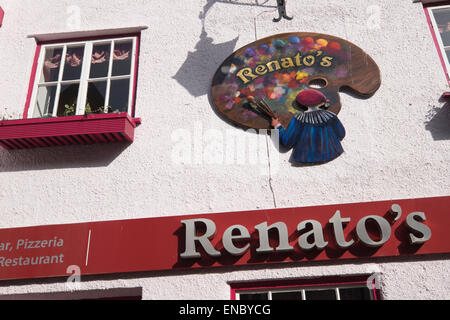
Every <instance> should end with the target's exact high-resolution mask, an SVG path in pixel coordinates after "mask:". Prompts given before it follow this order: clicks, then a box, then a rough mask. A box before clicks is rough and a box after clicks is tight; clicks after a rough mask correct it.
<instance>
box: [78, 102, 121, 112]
mask: <svg viewBox="0 0 450 320" xmlns="http://www.w3.org/2000/svg"><path fill="white" fill-rule="evenodd" d="M111 110H112V107H111V106H106V108H105V107H104V106H99V107H97V108H95V109H94V108H92V107H91V105H90V104H89V103H88V104H87V105H86V108H85V112H84V113H85V114H105V113H111ZM119 112H120V111H119V109H116V110H114V111H112V113H119Z"/></svg>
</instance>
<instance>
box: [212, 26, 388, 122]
mask: <svg viewBox="0 0 450 320" xmlns="http://www.w3.org/2000/svg"><path fill="white" fill-rule="evenodd" d="M380 84H381V76H380V71H379V69H378V66H377V65H376V63H375V62H374V61H373V59H372V58H371V57H370V56H369V55H367V54H366V53H365V52H364V51H363V50H362V49H360V48H359V47H357V46H355V45H354V44H352V43H350V42H348V41H346V40H343V39H340V38H337V37H334V36H330V35H325V34H317V33H286V34H278V35H274V36H271V37H268V38H264V39H261V40H258V41H256V42H253V43H251V44H249V45H247V46H245V47H243V48H241V49H239V50H237V51H236V52H234V53H233V54H232V55H231V56H229V57H228V58H227V59H226V60H225V61H224V62H223V63H222V65H221V66H220V67H219V68H218V70H217V72H216V74H215V76H214V79H213V83H212V92H211V93H212V100H213V102H214V105H215V107H216V108H217V110H218V112H219V113H220V114H222V115H223V116H224V117H225V118H227V119H228V120H230V121H231V122H233V123H236V124H239V125H241V126H243V127H247V128H255V129H267V128H270V119H267V117H265V116H264V115H261V114H258V113H257V112H256V111H255V110H254V109H252V108H250V107H249V103H248V97H250V96H252V97H257V98H261V99H264V100H265V101H266V102H267V103H268V104H269V106H270V107H271V109H272V110H273V111H274V112H275V114H276V115H277V116H278V117H279V119H280V121H281V123H282V124H283V125H284V126H287V125H288V124H289V121H290V120H291V119H292V117H293V116H294V115H295V114H296V113H298V112H299V110H298V106H296V104H295V98H296V96H297V95H298V93H300V92H301V91H303V90H305V89H308V88H315V89H317V90H320V91H321V92H322V93H324V94H325V96H326V97H327V98H328V99H329V101H330V108H329V110H330V111H332V112H334V113H335V114H338V113H339V111H340V109H341V102H340V97H339V90H340V89H341V88H343V87H349V88H351V89H352V90H353V91H354V92H355V93H356V94H359V95H362V96H370V95H372V94H373V93H375V92H376V91H377V89H378V88H379V87H380Z"/></svg>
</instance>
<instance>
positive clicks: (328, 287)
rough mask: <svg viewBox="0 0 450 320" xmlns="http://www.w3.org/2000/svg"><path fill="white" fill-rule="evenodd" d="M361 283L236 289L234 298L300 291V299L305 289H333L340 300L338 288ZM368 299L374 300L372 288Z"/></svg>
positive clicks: (346, 287) (356, 286) (304, 293)
mask: <svg viewBox="0 0 450 320" xmlns="http://www.w3.org/2000/svg"><path fill="white" fill-rule="evenodd" d="M363 287H364V286H362V285H361V284H348V285H347V284H342V285H338V286H301V287H287V288H273V289H271V288H266V289H260V290H241V291H236V300H240V295H241V294H261V293H267V299H268V300H272V294H273V293H280V292H300V293H301V296H302V299H301V300H306V291H321V290H333V289H334V290H335V295H336V300H341V294H340V292H339V290H340V289H349V288H363ZM369 293H370V300H375V298H374V296H373V292H372V290H369Z"/></svg>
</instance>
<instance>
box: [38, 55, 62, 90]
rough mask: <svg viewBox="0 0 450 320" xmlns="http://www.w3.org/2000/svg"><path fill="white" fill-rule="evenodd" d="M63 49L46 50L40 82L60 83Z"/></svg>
mask: <svg viewBox="0 0 450 320" xmlns="http://www.w3.org/2000/svg"><path fill="white" fill-rule="evenodd" d="M62 51H63V49H62V48H56V49H46V50H45V58H44V67H43V68H42V74H41V80H40V82H53V81H58V76H59V69H60V67H61V56H62Z"/></svg>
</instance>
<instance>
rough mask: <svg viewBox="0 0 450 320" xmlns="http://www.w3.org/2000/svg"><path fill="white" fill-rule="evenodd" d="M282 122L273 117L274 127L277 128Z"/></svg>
mask: <svg viewBox="0 0 450 320" xmlns="http://www.w3.org/2000/svg"><path fill="white" fill-rule="evenodd" d="M279 124H280V120H278V118H272V127H274V128H276V127H277V126H278V125H279Z"/></svg>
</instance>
